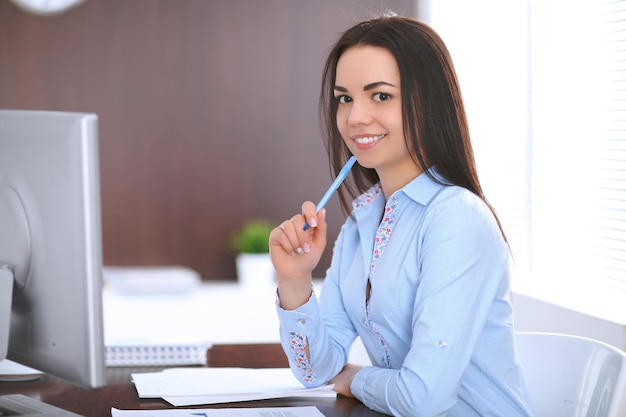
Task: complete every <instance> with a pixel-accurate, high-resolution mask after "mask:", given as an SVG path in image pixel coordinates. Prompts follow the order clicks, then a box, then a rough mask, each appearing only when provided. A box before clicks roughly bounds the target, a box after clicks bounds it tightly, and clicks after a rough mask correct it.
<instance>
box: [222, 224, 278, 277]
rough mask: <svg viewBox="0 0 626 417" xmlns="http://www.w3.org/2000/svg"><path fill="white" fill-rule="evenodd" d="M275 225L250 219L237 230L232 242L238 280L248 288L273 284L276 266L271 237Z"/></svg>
mask: <svg viewBox="0 0 626 417" xmlns="http://www.w3.org/2000/svg"><path fill="white" fill-rule="evenodd" d="M273 228H274V225H273V224H272V223H270V222H268V221H265V220H256V219H255V220H250V221H247V222H246V223H244V225H243V226H242V227H241V228H240V229H238V230H237V231H235V233H234V234H233V236H232V238H231V241H230V244H231V247H232V249H233V250H234V251H235V254H236V255H235V263H236V268H237V280H238V281H239V283H240V284H241V285H242V286H244V287H246V288H257V289H258V288H261V287H268V286H273V285H274V283H275V273H274V266H273V265H272V261H271V259H270V248H269V237H270V232H271V231H272V229H273Z"/></svg>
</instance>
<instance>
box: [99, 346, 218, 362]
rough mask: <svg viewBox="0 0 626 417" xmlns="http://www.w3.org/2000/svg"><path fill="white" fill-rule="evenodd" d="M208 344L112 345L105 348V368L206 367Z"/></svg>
mask: <svg viewBox="0 0 626 417" xmlns="http://www.w3.org/2000/svg"><path fill="white" fill-rule="evenodd" d="M210 347H211V345H210V344H209V343H172V344H151V343H136V344H114V345H108V346H107V347H106V354H105V362H106V366H110V367H115V366H123V367H135V366H187V365H206V363H207V357H206V355H207V350H208V349H210Z"/></svg>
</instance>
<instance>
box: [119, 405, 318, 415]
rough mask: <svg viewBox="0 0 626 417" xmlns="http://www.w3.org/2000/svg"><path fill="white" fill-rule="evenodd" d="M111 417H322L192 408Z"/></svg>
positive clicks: (275, 410) (293, 410) (300, 411)
mask: <svg viewBox="0 0 626 417" xmlns="http://www.w3.org/2000/svg"><path fill="white" fill-rule="evenodd" d="M111 416H112V417H198V416H204V417H268V416H271V417H285V416H289V417H324V414H322V413H321V412H320V410H319V409H318V408H317V407H314V406H305V407H267V408H212V409H211V408H203V409H202V408H192V409H177V410H120V409H118V408H111Z"/></svg>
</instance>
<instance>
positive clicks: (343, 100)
mask: <svg viewBox="0 0 626 417" xmlns="http://www.w3.org/2000/svg"><path fill="white" fill-rule="evenodd" d="M337 101H338V102H339V103H341V104H346V103H349V102H351V101H352V98H350V97H349V96H346V95H342V96H337Z"/></svg>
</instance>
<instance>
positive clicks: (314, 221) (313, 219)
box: [309, 217, 317, 227]
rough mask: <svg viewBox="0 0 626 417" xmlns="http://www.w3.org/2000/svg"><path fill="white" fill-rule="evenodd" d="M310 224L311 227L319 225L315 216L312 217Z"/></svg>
mask: <svg viewBox="0 0 626 417" xmlns="http://www.w3.org/2000/svg"><path fill="white" fill-rule="evenodd" d="M309 224H310V225H311V227H317V219H316V218H315V217H312V218H311V220H309Z"/></svg>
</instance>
